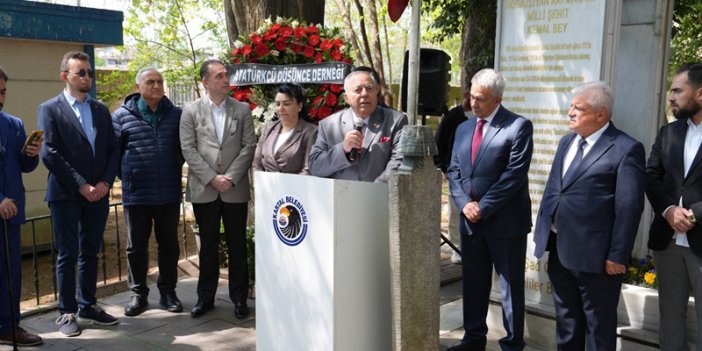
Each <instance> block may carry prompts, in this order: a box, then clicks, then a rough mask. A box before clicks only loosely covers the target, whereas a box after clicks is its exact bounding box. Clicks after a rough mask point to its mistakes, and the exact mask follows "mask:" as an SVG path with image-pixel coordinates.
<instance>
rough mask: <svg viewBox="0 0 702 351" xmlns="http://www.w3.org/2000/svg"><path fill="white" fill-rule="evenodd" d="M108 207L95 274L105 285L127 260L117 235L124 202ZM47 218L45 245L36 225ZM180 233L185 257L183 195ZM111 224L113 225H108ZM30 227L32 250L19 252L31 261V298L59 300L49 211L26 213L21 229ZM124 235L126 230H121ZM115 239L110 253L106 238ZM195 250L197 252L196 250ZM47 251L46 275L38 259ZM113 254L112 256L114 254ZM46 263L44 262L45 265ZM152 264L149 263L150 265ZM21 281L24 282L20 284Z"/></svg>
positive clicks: (119, 276)
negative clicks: (112, 269)
mask: <svg viewBox="0 0 702 351" xmlns="http://www.w3.org/2000/svg"><path fill="white" fill-rule="evenodd" d="M109 207H110V211H109V214H108V220H107V223H108V225H106V227H105V232H104V236H103V241H102V250H101V251H100V253H99V254H98V265H99V268H102V279H100V277H98V282H100V281H102V284H103V285H105V286H106V285H108V283H115V282H122V281H124V280H125V278H123V272H122V267H123V263H122V262H123V260H126V247H123V245H122V240H121V236H120V228H126V222H125V221H124V216H120V213H123V208H124V207H123V205H122V202H112V203H110V205H109ZM45 221H48V231H49V234H50V235H49V237H50V242H49V246H48V247H47V245H46V244H38V243H37V234H38V233H37V227H39V226H41V225H42V224H43V223H42V222H45ZM180 221H181V226H180V227H181V233H180V234H181V237H180V240H179V241H180V245H181V258H188V257H190V252H188V240H187V235H188V233H190V234H192V230H189V229H188V228H189V226H188V219H187V210H186V202H185V199H184V197H181V219H180ZM111 224H113V225H111ZM42 227H47V226H46V225H43V226H42ZM27 228H29V229H30V230H31V233H30V235H31V242H32V246H31V250H29V251H27V250H25V251H23V256H22V261H23V262H25V261H26V260H27V259H29V258H30V257H31V263H32V274H31V283H32V284H31V286H33V287H34V296H33V297H34V300H35V303H36V305H37V306H40V305H42V304H47V301H44V302H42V301H41V300H42V298H44V299H47V296H49V298H50V295H52V294H53V301H48V303H51V302H55V301H57V300H58V286H57V284H56V249H55V243H54V232H53V225H52V218H51V215H50V214H48V215H41V216H34V217H29V218H27V223H25V224H24V225H23V226H22V230H23V231H24V230H26V229H27ZM124 235H126V234H124ZM113 239H114V249H113V251H112V252H111V254H108V245H107V242H108V241H109V240H113ZM195 253H196V252H195ZM47 254H48V255H50V262H49V264H50V267H51V275H50V276H49V275H48V274H45V273H46V272H41V271H42V268H40V266H41V265H40V263H39V259H40V256H45V255H47ZM113 255H114V256H113ZM108 264H116V268H117V270H116V272H112V274H110V273H109V272H108V271H109V270H108ZM45 265H46V264H44V266H45ZM150 268H151V267H150ZM22 273H23V274H22V276H23V283H28V282H27V272H26V271H23V272H22ZM47 279H51V282H52V283H51V286H52V290H53V291H52V292H48V291H41V290H42V289H41V286H42V284H41V283H42V282H46V280H47ZM23 285H24V284H23ZM45 285H46V284H44V289H46V286H45ZM27 295H28V294H27V292H26V291H25V292H23V294H22V296H21V297H20V301H29V300H32V297H31V296H27Z"/></svg>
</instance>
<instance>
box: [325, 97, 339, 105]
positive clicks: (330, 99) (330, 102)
mask: <svg viewBox="0 0 702 351" xmlns="http://www.w3.org/2000/svg"><path fill="white" fill-rule="evenodd" d="M337 102H339V100H337V98H336V95H334V94H327V96H325V97H324V104H325V105H327V106H329V107H332V106H336V103H337Z"/></svg>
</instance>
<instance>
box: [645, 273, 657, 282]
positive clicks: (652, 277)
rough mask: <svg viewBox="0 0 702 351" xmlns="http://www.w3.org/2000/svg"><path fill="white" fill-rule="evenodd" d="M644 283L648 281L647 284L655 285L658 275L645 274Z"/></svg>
mask: <svg viewBox="0 0 702 351" xmlns="http://www.w3.org/2000/svg"><path fill="white" fill-rule="evenodd" d="M644 281H646V284H653V283H654V282H655V281H656V273H653V272H646V274H644Z"/></svg>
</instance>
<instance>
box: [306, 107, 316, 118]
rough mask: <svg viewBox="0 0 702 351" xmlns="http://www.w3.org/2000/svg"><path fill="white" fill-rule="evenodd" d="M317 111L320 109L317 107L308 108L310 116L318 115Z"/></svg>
mask: <svg viewBox="0 0 702 351" xmlns="http://www.w3.org/2000/svg"><path fill="white" fill-rule="evenodd" d="M317 111H318V110H317V109H316V108H314V107H310V108H309V109H308V110H307V114H308V115H310V117H317Z"/></svg>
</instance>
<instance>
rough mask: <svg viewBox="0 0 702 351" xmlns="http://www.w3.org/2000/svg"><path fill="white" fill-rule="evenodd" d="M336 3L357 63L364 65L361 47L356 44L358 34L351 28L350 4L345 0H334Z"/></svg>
mask: <svg viewBox="0 0 702 351" xmlns="http://www.w3.org/2000/svg"><path fill="white" fill-rule="evenodd" d="M335 1H336V5H337V7H338V8H339V11H341V18H342V19H343V20H344V31H345V32H346V37H347V38H349V40H350V41H351V48H352V51H354V52H356V53H357V61H358V62H357V63H360V65H362V66H365V65H366V62H365V60H364V59H363V53H362V52H361V47H360V46H359V44H358V35H356V32H354V30H353V25H352V24H351V23H352V22H351V9H350V4H349V3H348V2H346V1H345V0H335Z"/></svg>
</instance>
